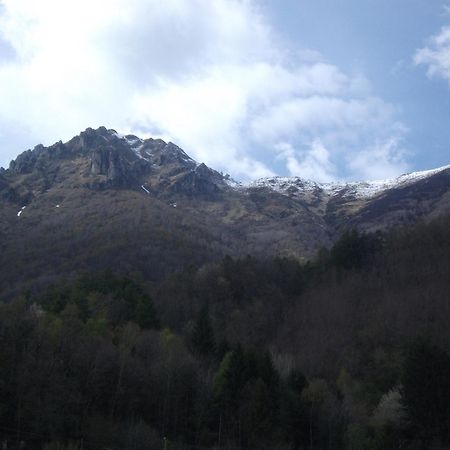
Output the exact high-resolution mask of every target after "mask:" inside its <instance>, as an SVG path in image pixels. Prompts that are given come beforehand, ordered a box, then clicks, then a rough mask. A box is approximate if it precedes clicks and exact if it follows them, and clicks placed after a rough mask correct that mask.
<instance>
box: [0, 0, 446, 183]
mask: <svg viewBox="0 0 450 450" xmlns="http://www.w3.org/2000/svg"><path fill="white" fill-rule="evenodd" d="M105 5H106V3H105V2H104V1H102V0H77V1H76V2H74V1H71V0H67V1H61V0H3V1H2V0H0V165H3V166H7V165H8V163H9V161H10V160H11V159H12V158H14V157H15V156H16V155H17V154H19V153H20V152H22V151H23V150H25V149H27V148H30V147H31V148H32V147H33V146H34V145H36V144H38V143H43V144H44V145H49V144H51V143H53V142H56V141H58V140H60V139H61V140H63V141H65V140H68V139H70V138H71V137H72V136H73V135H75V134H78V133H79V132H80V131H81V130H83V129H85V128H87V127H89V126H91V127H97V126H100V125H105V126H107V127H110V128H114V129H116V130H118V131H120V132H124V133H127V132H131V133H134V134H138V135H140V136H143V137H145V136H154V137H162V138H164V139H167V140H172V141H173V142H175V143H177V144H178V145H180V146H181V147H183V148H184V149H185V150H186V151H187V152H188V153H189V154H190V155H191V156H192V157H194V158H195V159H197V160H198V161H203V162H205V163H207V164H208V165H210V166H211V167H214V168H216V169H218V170H222V171H224V172H227V173H230V174H231V175H232V176H233V177H235V178H236V179H240V180H250V179H254V178H257V177H261V176H270V175H283V176H284V175H292V176H301V177H304V178H309V179H313V180H316V181H331V180H337V179H347V180H359V179H381V178H388V177H394V176H396V175H399V174H401V173H404V172H408V171H413V170H425V169H429V168H434V167H439V166H443V165H447V164H450V151H449V150H450V126H449V124H448V118H449V117H450V7H449V6H450V2H449V3H445V2H443V1H438V0H426V1H425V0H363V1H361V0H333V1H330V0H283V1H280V0H278V1H275V0H165V1H164V2H161V1H159V0H109V1H108V2H107V5H108V7H107V8H106V7H105Z"/></svg>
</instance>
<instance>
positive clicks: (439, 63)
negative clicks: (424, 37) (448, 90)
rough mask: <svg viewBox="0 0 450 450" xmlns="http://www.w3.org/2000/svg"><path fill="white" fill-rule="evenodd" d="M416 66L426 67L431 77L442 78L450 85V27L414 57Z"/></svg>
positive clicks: (446, 27) (444, 29)
mask: <svg viewBox="0 0 450 450" xmlns="http://www.w3.org/2000/svg"><path fill="white" fill-rule="evenodd" d="M414 62H415V64H416V65H424V66H426V68H427V75H428V76H429V77H440V78H443V79H444V80H446V81H447V82H448V83H449V84H450V26H445V27H443V28H441V30H440V32H439V33H438V34H436V35H435V36H433V37H432V38H430V39H429V43H428V45H427V46H425V47H423V48H421V49H419V50H417V52H416V53H415V55H414Z"/></svg>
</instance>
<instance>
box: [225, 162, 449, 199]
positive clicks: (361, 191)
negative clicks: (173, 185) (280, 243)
mask: <svg viewBox="0 0 450 450" xmlns="http://www.w3.org/2000/svg"><path fill="white" fill-rule="evenodd" d="M447 169H450V165H448V166H444V167H440V168H438V169H432V170H425V171H421V172H412V173H407V174H404V175H400V176H399V177H397V178H390V179H385V180H375V181H360V182H340V181H337V182H332V183H317V182H316V181H312V180H304V179H302V178H299V177H271V178H261V179H259V180H256V181H253V182H251V183H249V184H247V185H235V186H234V187H236V188H269V189H271V190H273V191H275V192H279V193H280V194H284V195H293V196H296V195H301V194H305V193H318V194H320V193H322V194H323V195H326V196H328V197H334V196H338V195H339V196H341V197H343V198H358V199H368V198H372V197H375V196H377V195H380V194H382V193H383V192H385V191H387V190H389V189H397V188H401V187H405V186H409V185H411V184H413V183H416V182H417V181H420V180H423V179H426V178H429V177H431V176H433V175H436V174H437V173H439V172H442V171H444V170H447Z"/></svg>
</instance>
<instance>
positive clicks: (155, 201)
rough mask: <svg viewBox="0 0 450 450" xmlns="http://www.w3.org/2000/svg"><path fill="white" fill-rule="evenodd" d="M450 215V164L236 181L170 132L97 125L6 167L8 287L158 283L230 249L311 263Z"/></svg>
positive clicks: (3, 276)
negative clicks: (336, 247) (114, 278)
mask: <svg viewBox="0 0 450 450" xmlns="http://www.w3.org/2000/svg"><path fill="white" fill-rule="evenodd" d="M448 211H450V167H443V168H440V169H436V170H431V171H427V172H417V173H413V174H409V175H404V176H402V177H399V178H397V179H395V180H383V181H378V182H359V183H331V184H320V183H315V182H313V181H308V180H303V179H300V178H282V177H275V178H268V179H262V180H257V181H254V182H252V183H249V184H241V183H237V182H235V181H233V180H232V179H231V178H230V177H229V176H225V175H223V174H221V173H219V172H217V171H215V170H213V169H211V168H209V167H207V166H206V165H205V164H199V163H197V162H196V161H194V160H193V159H192V158H190V157H189V156H188V155H187V154H186V153H185V152H184V151H183V150H182V149H181V148H179V147H178V146H176V145H175V144H173V143H170V142H169V143H166V142H164V141H163V140H161V139H140V138H139V137H137V136H134V135H125V136H124V135H120V134H118V133H117V132H116V131H114V130H108V129H106V128H104V127H100V128H98V129H97V130H94V129H91V128H88V129H87V130H86V131H84V132H82V133H81V134H80V135H79V136H76V137H74V138H73V139H71V140H70V141H69V142H66V143H62V142H58V143H56V144H54V145H52V146H50V147H44V146H42V145H38V146H36V147H35V148H34V149H33V150H27V151H26V152H24V153H22V154H21V155H19V156H18V157H17V159H16V160H14V161H12V162H11V164H10V166H9V168H8V169H7V170H4V169H3V170H1V171H0V246H1V247H0V250H1V252H0V263H1V267H2V271H1V273H0V283H1V287H2V289H1V291H2V292H5V293H6V295H14V294H15V293H16V288H15V286H18V285H19V284H20V285H22V286H23V285H24V284H26V285H28V286H29V287H30V288H33V289H34V288H38V287H39V286H41V285H46V284H48V283H50V282H52V281H53V280H54V279H55V278H57V277H60V276H61V275H66V276H71V275H72V274H75V273H79V272H80V271H93V270H101V269H104V268H116V269H118V270H121V271H122V272H125V273H130V274H133V275H135V276H142V277H145V278H146V279H150V280H153V281H155V282H157V281H159V280H161V279H163V278H164V277H165V276H166V275H167V274H168V273H170V272H173V271H177V270H180V269H183V268H185V267H186V266H187V265H189V264H194V265H195V264H201V263H203V262H206V261H213V260H217V259H219V258H222V257H223V256H225V255H227V254H228V255H232V256H245V255H247V254H252V255H258V256H272V255H280V256H295V257H297V258H299V259H301V260H307V259H309V258H311V257H313V256H314V254H315V253H316V252H317V250H318V249H319V248H320V247H321V246H330V245H331V244H332V243H333V242H334V241H335V240H336V239H337V238H338V236H339V235H340V234H341V233H342V232H343V231H344V230H346V229H349V228H354V227H356V228H359V229H361V230H365V231H376V230H380V229H381V230H382V229H386V228H390V227H393V226H398V225H403V224H408V223H411V222H414V221H416V220H417V219H418V218H423V219H424V220H428V219H431V218H434V217H436V216H438V215H440V214H442V213H443V212H448Z"/></svg>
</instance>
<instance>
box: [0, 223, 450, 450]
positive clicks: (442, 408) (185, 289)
mask: <svg viewBox="0 0 450 450" xmlns="http://www.w3.org/2000/svg"><path fill="white" fill-rule="evenodd" d="M449 230H450V217H448V216H447V217H443V218H441V219H439V220H436V221H434V222H432V223H429V224H425V223H419V224H417V225H416V226H414V227H411V228H405V229H399V230H397V231H393V232H390V233H383V234H382V233H378V234H371V235H362V234H359V233H358V232H356V231H349V232H346V233H345V234H344V235H343V236H342V237H341V238H340V240H338V241H337V243H336V244H335V245H334V246H333V247H332V248H331V249H330V250H325V249H324V250H322V251H320V252H319V254H318V256H317V258H316V259H314V260H313V261H311V262H308V263H301V262H299V261H298V260H296V259H289V258H275V259H270V258H265V259H256V258H252V257H247V258H241V259H233V258H231V257H225V258H224V259H223V260H221V261H220V262H213V263H208V264H205V265H201V266H197V267H194V266H192V267H190V268H188V269H186V270H183V271H181V272H178V273H177V274H174V275H171V276H169V277H168V278H166V280H165V281H164V282H163V283H162V284H160V285H158V286H154V287H151V286H150V287H149V286H148V285H146V284H145V283H144V284H142V283H141V282H139V280H136V279H135V280H133V279H131V278H130V277H129V276H124V275H123V274H122V273H120V271H117V270H114V267H111V270H110V271H107V272H99V273H96V274H95V273H93V272H91V273H89V274H79V276H78V277H77V278H76V280H74V279H73V278H71V279H69V280H66V281H64V280H59V281H58V282H57V283H54V284H53V285H52V287H51V288H48V289H46V290H45V291H42V290H35V291H29V290H26V291H24V292H23V294H22V295H19V296H17V298H16V299H15V300H13V301H11V302H9V303H7V304H2V305H0V399H1V401H0V424H1V425H0V436H2V437H3V438H4V439H6V440H8V442H9V443H10V444H9V445H10V447H12V448H21V445H22V447H23V445H26V448H42V447H43V446H45V447H46V448H48V449H50V448H79V447H81V446H82V447H83V448H89V449H100V448H113V449H136V450H137V449H142V450H144V449H157V448H171V449H184V448H186V449H194V448H195V449H201V448H205V449H206V448H210V449H212V448H216V449H224V450H225V449H231V448H234V449H236V448H247V449H288V448H292V449H306V448H308V449H370V450H372V449H373V450H376V449H380V450H381V449H383V450H385V449H397V448H404V449H410V450H413V449H422V448H423V449H430V448H436V449H444V448H449V447H448V446H449V445H450V433H449V430H450V356H449V350H450V348H449V342H450V328H449V327H448V323H449V321H450V305H449V301H448V300H449V298H448V292H450V277H449V267H450V232H449ZM141 281H142V280H141ZM144 281H145V280H144ZM22 441H23V443H24V444H21V442H22Z"/></svg>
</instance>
